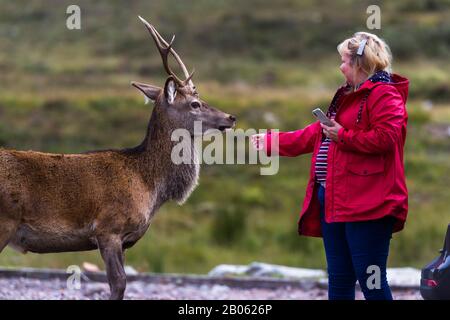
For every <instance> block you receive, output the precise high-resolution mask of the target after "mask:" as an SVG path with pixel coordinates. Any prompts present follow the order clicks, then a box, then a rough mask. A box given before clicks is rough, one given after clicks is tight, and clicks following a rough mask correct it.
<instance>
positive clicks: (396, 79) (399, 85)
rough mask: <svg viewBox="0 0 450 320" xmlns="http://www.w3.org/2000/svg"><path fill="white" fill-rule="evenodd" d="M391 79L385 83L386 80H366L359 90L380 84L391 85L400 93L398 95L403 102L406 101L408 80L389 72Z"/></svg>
mask: <svg viewBox="0 0 450 320" xmlns="http://www.w3.org/2000/svg"><path fill="white" fill-rule="evenodd" d="M391 80H392V82H389V83H386V82H372V81H370V80H366V81H365V82H364V83H363V84H362V86H361V87H360V88H359V90H363V89H369V90H371V89H372V88H374V87H376V86H380V85H387V86H393V87H395V88H396V89H397V91H398V92H399V93H400V95H401V96H402V98H403V102H404V103H406V100H407V98H408V90H409V80H408V79H407V78H405V77H403V76H401V75H399V74H395V73H391Z"/></svg>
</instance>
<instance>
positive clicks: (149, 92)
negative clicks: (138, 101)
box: [131, 81, 161, 104]
mask: <svg viewBox="0 0 450 320" xmlns="http://www.w3.org/2000/svg"><path fill="white" fill-rule="evenodd" d="M131 85H132V86H133V87H135V88H138V89H139V90H140V91H141V92H142V93H143V94H144V97H145V104H147V103H148V101H149V100H151V101H153V102H155V101H156V99H157V98H158V96H159V94H160V93H161V88H160V87H156V86H152V85H150V84H145V83H140V82H136V81H132V82H131Z"/></svg>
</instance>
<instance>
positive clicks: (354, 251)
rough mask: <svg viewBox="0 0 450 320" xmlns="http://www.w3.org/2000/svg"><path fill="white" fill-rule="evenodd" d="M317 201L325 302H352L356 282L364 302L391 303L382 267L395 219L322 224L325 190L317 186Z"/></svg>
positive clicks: (384, 269) (383, 267) (386, 256)
mask: <svg viewBox="0 0 450 320" xmlns="http://www.w3.org/2000/svg"><path fill="white" fill-rule="evenodd" d="M318 198H319V202H320V216H321V226H322V234H323V242H324V246H325V254H326V257H327V265H328V299H330V300H354V299H355V285H356V280H358V282H359V285H360V287H361V290H362V292H363V293H364V297H365V298H366V300H392V294H391V289H390V288H389V285H388V283H387V279H386V263H387V258H388V254H389V242H390V239H391V238H392V228H393V226H394V219H395V218H393V217H389V216H387V217H384V218H382V219H378V220H369V221H362V222H335V223H326V222H325V219H324V216H325V188H324V187H322V186H321V185H319V186H318ZM369 266H370V267H369Z"/></svg>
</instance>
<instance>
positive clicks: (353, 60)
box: [337, 32, 392, 76]
mask: <svg viewBox="0 0 450 320" xmlns="http://www.w3.org/2000/svg"><path fill="white" fill-rule="evenodd" d="M363 40H366V41H367V42H366V44H365V46H364V51H363V53H362V55H358V54H357V52H358V49H359V46H360V44H361V42H362V41H363ZM337 50H338V52H339V54H340V55H341V56H344V55H345V54H348V55H349V56H350V64H351V65H352V66H353V67H354V72H355V73H356V71H358V70H362V71H363V72H365V73H367V75H368V76H370V75H372V74H374V73H375V72H378V71H381V70H384V71H387V72H389V73H391V72H392V54H391V49H390V48H389V46H388V45H387V44H386V42H385V41H384V40H382V39H380V38H379V37H378V36H377V35H375V34H372V33H368V32H357V33H355V34H354V35H353V37H351V38H349V39H346V40H344V41H342V42H341V43H340V44H339V45H338V46H337Z"/></svg>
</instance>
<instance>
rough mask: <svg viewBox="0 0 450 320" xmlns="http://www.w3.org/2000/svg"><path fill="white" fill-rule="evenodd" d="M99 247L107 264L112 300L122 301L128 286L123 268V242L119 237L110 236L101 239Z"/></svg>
mask: <svg viewBox="0 0 450 320" xmlns="http://www.w3.org/2000/svg"><path fill="white" fill-rule="evenodd" d="M98 245H99V249H100V253H101V255H102V258H103V261H104V262H105V267H106V275H107V277H108V283H109V288H110V290H111V296H110V300H122V299H123V295H124V292H125V288H126V285H127V278H126V274H125V270H124V267H123V262H124V261H123V260H124V257H123V256H124V255H123V249H122V241H121V240H120V238H119V237H118V236H110V237H106V238H99V239H98Z"/></svg>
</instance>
